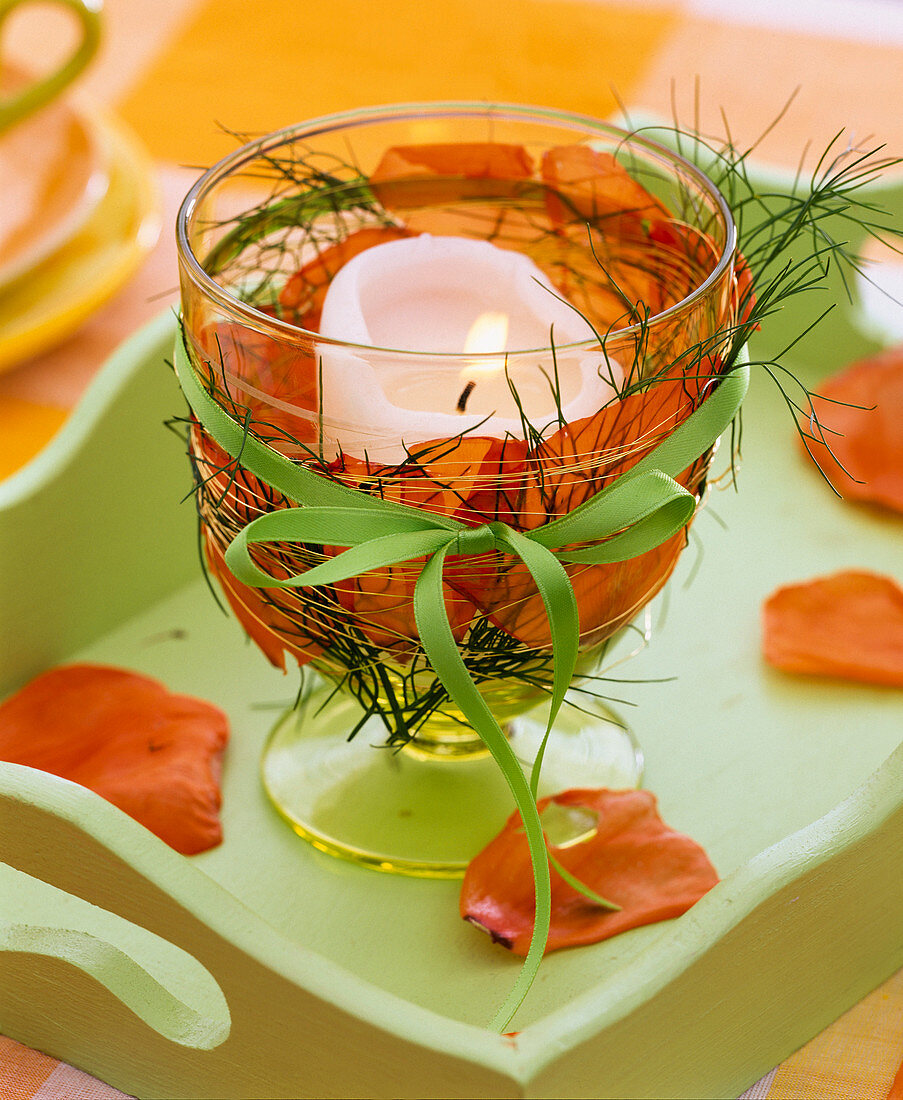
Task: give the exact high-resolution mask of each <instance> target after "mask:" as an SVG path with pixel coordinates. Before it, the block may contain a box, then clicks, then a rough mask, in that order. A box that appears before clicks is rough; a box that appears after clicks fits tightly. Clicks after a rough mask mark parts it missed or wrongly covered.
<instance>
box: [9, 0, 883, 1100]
mask: <svg viewBox="0 0 903 1100" xmlns="http://www.w3.org/2000/svg"><path fill="white" fill-rule="evenodd" d="M57 18H58V13H56V12H52V11H48V12H44V11H42V10H41V11H38V12H37V13H36V14H34V15H29V16H28V18H25V17H21V18H17V20H16V21H15V25H14V26H12V27H11V28H10V34H9V35H8V36H7V38H8V40H7V42H6V43H5V46H4V48H5V49H6V50H8V51H9V52H10V53H11V54H12V55H13V57H15V58H18V59H20V60H22V61H24V62H25V63H29V62H32V61H34V60H35V59H37V58H41V57H42V56H43V52H44V48H45V43H46V41H47V38H48V36H49V35H52V34H55V33H56V31H55V29H54V27H55V24H54V23H53V20H55V19H57ZM105 18H106V23H107V35H106V42H105V45H104V47H103V49H102V52H101V55H100V57H99V58H98V60H97V61H96V63H95V64H94V66H93V68H92V69H91V71H90V72H89V73H88V74H87V75H86V76H85V77H83V78H82V80H81V82H80V88H79V92H80V94H82V95H84V96H88V97H93V98H94V99H95V100H96V101H100V102H101V103H103V104H106V105H110V106H112V107H113V108H114V110H116V111H117V112H118V113H119V114H120V115H121V116H122V117H123V118H124V119H125V120H126V122H128V123H129V124H130V125H131V126H132V127H133V128H134V129H135V131H136V132H137V134H138V135H139V137H140V138H141V139H142V140H143V142H144V143H145V145H146V146H147V147H148V148H149V150H150V151H151V153H152V155H153V156H154V158H155V159H156V161H157V164H158V172H159V179H160V183H161V187H162V192H163V195H164V201H165V206H166V230H165V231H164V236H163V238H162V240H161V242H160V244H159V246H158V247H157V249H156V250H155V252H154V253H153V254H152V256H151V257H150V259H149V260H148V261H147V263H146V264H145V266H144V267H143V269H142V270H141V271H140V272H139V274H138V275H137V277H135V278H134V279H133V280H132V281H131V282H130V283H129V285H128V286H127V287H126V288H125V289H124V290H123V291H121V292H120V293H119V294H118V296H117V297H116V298H115V299H114V300H113V301H111V302H110V303H109V304H108V305H107V306H105V307H104V308H103V309H102V310H101V311H99V312H98V313H97V314H96V315H95V316H94V317H93V318H92V319H91V320H90V321H89V322H88V324H87V325H86V326H85V327H84V328H83V329H82V330H81V331H80V332H79V333H78V334H77V335H76V336H75V337H74V338H72V339H70V340H69V341H68V342H67V343H66V344H64V345H63V346H62V347H59V348H57V349H55V350H53V351H52V352H50V353H48V354H45V355H42V356H41V357H39V358H38V359H36V360H33V361H31V362H28V363H23V364H22V365H21V366H20V367H18V368H17V369H15V370H13V371H11V372H8V373H7V374H5V375H3V376H0V431H2V438H3V447H2V449H0V477H3V476H6V475H8V474H9V473H12V472H13V471H14V470H16V469H18V468H19V467H20V466H21V465H22V464H24V463H25V462H27V461H28V459H29V458H31V457H32V456H33V455H34V454H35V453H36V452H37V451H38V450H40V448H41V447H42V446H43V445H44V444H45V443H46V442H47V441H48V439H49V438H50V437H51V436H52V435H53V434H54V432H55V431H56V430H57V429H58V428H59V426H60V425H61V423H62V422H63V421H64V420H65V418H66V416H67V413H68V411H69V410H70V409H71V408H72V407H73V405H74V404H75V403H76V402H77V400H78V398H79V396H80V395H81V393H82V392H83V390H84V388H85V387H86V385H87V383H88V382H89V380H90V378H91V377H92V375H93V373H94V372H95V371H96V370H97V368H98V367H99V366H100V365H101V363H102V362H103V360H104V359H105V357H106V355H107V354H108V353H109V352H110V351H111V350H112V349H113V348H114V347H115V346H116V345H117V344H119V343H120V342H121V340H122V339H124V338H125V337H126V336H127V335H128V334H130V333H131V332H132V331H134V330H135V329H136V328H137V327H138V326H139V325H140V324H141V323H142V322H143V321H145V320H147V319H149V318H150V317H151V316H153V315H156V314H157V313H159V312H160V311H161V309H163V308H164V307H165V305H167V304H175V303H176V301H177V274H176V263H175V245H174V241H173V239H172V229H171V227H172V224H173V220H174V217H175V210H176V207H177V205H178V202H179V200H180V199H181V196H182V195H183V194H184V192H185V191H186V189H187V187H188V186H189V184H190V183H191V182H192V181H193V180H194V178H196V176H197V174H198V173H197V169H198V168H199V167H202V166H206V165H209V164H211V163H213V162H214V161H215V160H217V159H219V158H220V157H221V156H223V155H225V154H226V153H228V152H230V151H231V150H232V149H233V148H234V147H235V139H234V137H232V136H230V135H229V134H227V133H226V132H225V131H224V129H223V127H228V128H229V129H230V130H233V131H237V132H239V133H244V134H253V133H260V132H267V131H269V130H272V129H276V128H279V127H282V126H285V125H288V124H289V123H292V122H296V121H299V120H302V119H304V118H309V117H313V116H316V115H321V114H326V113H329V112H331V111H336V110H342V109H349V108H352V107H356V106H362V105H365V104H375V103H388V102H400V101H405V100H420V99H476V100H479V99H491V100H509V101H513V102H523V103H535V104H542V105H548V106H556V107H560V108H563V109H570V110H576V111H581V112H585V113H587V114H590V115H594V116H601V117H605V116H612V115H615V114H616V112H617V110H618V105H619V103H623V104H626V105H628V106H629V107H630V108H635V109H637V110H642V111H644V112H652V113H654V114H656V115H658V116H664V117H665V118H671V117H674V116H676V117H677V119H678V121H680V122H683V123H684V124H685V125H687V126H698V127H700V128H702V129H703V130H707V131H709V132H720V133H723V122H722V112H723V117H724V118H726V119H727V120H728V121H729V123H730V127H731V132H732V135H733V138H734V141H735V144H737V145H746V144H751V143H752V142H754V141H755V140H756V139H757V138H758V137H759V135H760V134H762V133H763V132H764V131H765V130H766V129H767V127H768V124H769V123H770V122H771V120H772V119H774V118H775V116H777V115H778V113H779V112H780V111H781V109H782V107H783V106H784V104H785V103H786V102H787V101H788V100H789V99H790V98H791V97H792V96H794V93H795V99H794V102H793V105H792V108H791V109H790V111H789V112H788V114H787V116H786V118H784V119H783V121H782V123H781V125H780V126H778V127H776V128H775V129H774V130H773V131H771V132H770V133H768V134H767V136H766V137H765V138H764V139H763V140H762V141H761V143H760V144H759V145H758V147H757V148H756V152H755V156H756V159H757V160H759V161H762V162H765V163H773V164H777V165H783V166H791V167H795V165H796V162H797V159H798V157H799V154H800V152H801V150H802V149H803V148H804V147H805V146H806V144H807V142H809V141H811V142H812V145H813V147H823V146H824V145H826V144H827V143H828V141H830V139H831V138H832V136H833V135H834V134H835V132H836V131H837V130H838V129H840V128H841V127H843V128H845V131H846V133H847V134H848V135H849V136H850V137H851V138H852V139H853V140H859V139H864V138H866V137H870V141H871V143H875V144H876V143H877V142H879V141H884V142H886V143H887V144H888V146H889V150H890V151H891V152H896V153H903V110H901V107H900V104H901V100H903V2H895V0H683V2H680V0H674V2H672V3H667V2H666V0H661V2H655V0H650V2H644V0H620V2H618V3H614V2H608V0H488V2H487V0H323V2H322V3H314V2H312V0H106V16H105ZM901 936H903V929H901ZM59 1011H60V1012H64V1011H66V1007H65V1006H62V1005H61V1006H60V1007H59ZM901 1058H903V972H901V973H898V974H897V975H896V976H895V977H893V978H891V979H890V980H889V981H888V982H887V983H885V985H883V986H882V987H880V988H879V989H877V990H876V991H874V992H873V993H872V994H871V995H870V996H868V997H866V998H865V999H864V1000H863V1001H862V1002H861V1003H860V1004H858V1005H857V1006H856V1007H854V1008H853V1009H851V1010H850V1011H849V1012H847V1013H846V1014H845V1015H844V1016H843V1017H842V1018H841V1019H840V1020H838V1021H837V1022H836V1023H835V1024H833V1025H832V1026H831V1027H829V1028H828V1029H827V1030H826V1031H825V1032H824V1033H822V1034H821V1035H819V1036H818V1037H816V1038H815V1039H813V1040H812V1041H811V1042H810V1043H809V1044H808V1045H807V1046H806V1047H804V1048H803V1049H802V1050H800V1051H798V1052H797V1053H796V1054H795V1055H793V1056H792V1057H791V1058H789V1059H788V1060H787V1061H786V1062H784V1063H783V1064H782V1065H781V1066H779V1067H777V1068H776V1070H775V1071H773V1073H771V1074H769V1075H768V1076H767V1077H766V1078H763V1080H762V1081H760V1082H758V1083H757V1084H756V1085H754V1086H753V1087H752V1088H751V1089H750V1091H749V1093H748V1094H747V1095H748V1096H750V1097H758V1098H765V1097H767V1098H768V1100H778V1098H800V1097H805V1098H809V1097H812V1098H816V1097H818V1098H821V1097H824V1098H829V1097H838V1098H841V1097H842V1098H862V1100H866V1098H869V1100H885V1098H886V1097H888V1096H889V1095H893V1096H894V1097H895V1098H896V1100H903V1075H900V1074H897V1071H898V1067H899V1066H900V1062H901ZM895 1074H897V1080H896V1083H895V1084H894V1077H895ZM120 1095H122V1094H121V1093H118V1092H116V1091H115V1090H114V1089H111V1088H110V1087H109V1086H107V1085H104V1084H102V1083H100V1082H97V1081H95V1080H94V1079H93V1078H90V1077H88V1076H87V1075H85V1074H83V1073H81V1072H80V1071H78V1070H76V1069H73V1068H72V1067H69V1066H66V1065H63V1064H60V1063H58V1062H56V1061H54V1060H53V1059H52V1058H50V1057H48V1056H47V1055H45V1054H42V1053H39V1052H36V1051H32V1050H30V1049H28V1048H25V1047H22V1046H21V1045H19V1044H18V1043H15V1042H13V1041H12V1040H9V1039H4V1038H2V1037H0V1098H8V1100H22V1098H28V1097H36V1098H38V1097H39V1098H41V1100H55V1098H60V1100H62V1098H66V1100H82V1098H83V1100H95V1098H96V1100H101V1098H107V1097H113V1096H120Z"/></svg>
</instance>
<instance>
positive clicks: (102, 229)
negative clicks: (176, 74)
mask: <svg viewBox="0 0 903 1100" xmlns="http://www.w3.org/2000/svg"><path fill="white" fill-rule="evenodd" d="M84 117H85V119H86V120H87V121H88V122H89V124H90V126H91V128H92V129H93V130H94V131H95V132H96V134H97V136H98V139H99V142H100V144H101V146H102V147H104V148H105V149H106V151H107V156H108V170H109V177H110V178H109V186H108V187H107V191H106V194H105V195H104V197H103V198H102V199H101V200H100V202H99V203H97V205H96V206H95V208H94V210H93V211H92V212H91V214H90V216H89V217H88V219H87V220H86V221H85V222H84V223H83V224H82V226H81V227H80V228H79V229H78V230H77V231H76V233H75V234H74V235H73V236H71V237H70V238H69V239H68V240H67V241H66V242H65V243H64V244H63V245H62V246H61V247H60V248H59V249H58V250H57V251H55V252H54V253H53V254H52V255H51V256H49V257H48V258H47V259H45V260H44V261H43V262H42V263H41V264H39V265H38V266H37V267H34V268H32V269H31V270H30V271H29V272H28V274H27V275H24V276H23V277H22V278H21V279H19V280H17V281H16V282H15V283H13V284H12V285H11V286H8V287H6V288H4V291H3V294H2V295H0V371H4V370H8V369H10V368H11V367H13V366H16V365H17V364H18V363H21V362H22V361H23V360H25V359H28V358H29V357H30V356H32V355H37V354H38V353H39V352H42V351H46V350H47V349H48V348H50V347H52V346H53V345H55V344H58V343H59V342H60V341H62V340H63V339H65V337H67V336H68V335H70V333H72V332H74V331H75V329H77V328H78V327H79V326H80V325H81V324H82V323H83V322H84V321H85V320H86V319H87V318H88V317H89V316H90V315H91V314H92V313H93V312H94V311H95V310H96V309H97V308H98V307H99V306H101V305H102V304H103V303H104V302H105V301H106V300H107V299H108V298H109V297H111V296H112V295H113V294H114V293H115V291H117V290H118V289H119V288H120V287H121V286H122V285H123V283H124V282H126V280H127V279H128V278H129V277H130V276H131V275H132V274H133V273H134V271H135V270H136V268H137V267H138V264H139V263H140V261H141V260H142V259H143V258H144V256H145V255H146V254H147V252H148V251H149V250H150V249H151V248H152V247H153V246H154V244H155V243H156V241H157V238H158V236H159V234H160V224H161V209H160V199H159V194H158V191H157V185H156V181H155V178H154V172H153V165H152V164H151V161H150V158H149V157H148V155H147V153H146V152H145V151H144V149H143V148H142V146H141V145H140V144H139V143H138V141H137V140H136V139H135V137H134V136H133V135H132V134H131V132H130V131H129V130H128V129H127V128H126V127H125V126H123V124H122V123H120V122H119V121H118V120H116V119H114V118H112V117H111V116H109V115H107V114H103V113H99V112H96V111H92V112H90V114H88V113H86V114H85V116H84Z"/></svg>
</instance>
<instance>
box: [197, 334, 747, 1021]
mask: <svg viewBox="0 0 903 1100" xmlns="http://www.w3.org/2000/svg"><path fill="white" fill-rule="evenodd" d="M738 360H740V361H741V365H739V366H735V367H734V368H732V370H731V371H730V372H729V373H726V374H724V375H721V376H719V379H718V381H717V385H716V386H715V388H714V390H713V392H712V393H711V394H710V395H709V396H708V397H707V398H706V399H705V401H704V402H703V403H702V404H701V405H700V406H699V408H697V409H696V410H695V411H694V412H693V413H691V415H690V416H689V417H688V418H687V419H686V420H685V421H684V422H683V424H681V425H680V426H679V427H677V428H676V429H675V430H674V431H673V432H672V433H671V435H670V436H668V438H667V439H665V440H664V441H663V442H662V443H660V444H659V445H658V446H657V447H656V448H655V450H654V451H652V452H650V454H648V455H647V456H646V457H645V458H644V459H642V460H641V461H640V462H638V463H637V464H636V465H635V466H634V467H633V468H632V469H631V470H629V471H628V472H627V473H625V474H623V475H621V476H620V477H619V478H617V479H616V480H615V481H614V482H612V483H611V484H610V485H608V486H607V487H606V488H604V489H602V490H601V491H600V492H598V493H596V494H595V496H593V497H591V498H590V499H589V500H587V501H584V503H583V504H581V505H579V506H578V507H577V508H575V509H574V510H573V511H572V512H569V513H568V514H567V515H565V516H562V517H561V518H560V519H556V520H553V521H552V522H550V523H547V524H545V525H544V526H542V527H538V528H536V529H535V530H532V531H527V532H520V531H515V530H514V528H512V527H510V526H509V525H508V524H506V523H501V522H492V523H485V524H482V525H480V526H479V527H469V526H468V525H467V524H464V523H461V522H460V521H459V520H456V519H454V518H452V517H451V516H446V515H442V514H439V513H433V512H424V511H422V510H420V509H417V508H412V507H409V506H408V505H404V504H397V503H395V502H394V501H387V500H383V499H381V498H379V497H374V496H371V495H369V494H367V493H362V492H359V491H358V490H355V489H349V488H347V487H346V486H344V485H341V484H339V483H338V482H335V481H330V480H329V479H327V478H324V477H321V476H320V475H318V474H316V473H314V472H313V471H312V470H309V469H307V468H306V467H305V466H303V465H298V464H296V463H294V462H292V461H291V460H289V459H287V458H285V457H284V456H283V455H281V454H279V453H278V452H277V451H274V450H273V449H272V448H271V447H268V446H267V445H266V444H264V443H262V442H261V441H260V440H258V439H256V438H255V437H254V436H252V435H250V434H249V433H248V431H247V428H246V427H245V426H243V425H242V424H240V423H239V422H238V421H237V420H235V419H234V418H233V417H231V416H230V415H229V414H228V413H227V412H226V411H225V410H224V409H223V408H222V406H220V405H219V404H218V403H217V402H216V401H215V400H214V399H213V398H212V397H211V396H210V394H208V393H207V391H206V390H205V389H204V387H203V384H202V383H201V381H200V379H199V378H198V376H197V373H196V372H195V370H194V367H193V366H192V364H191V361H190V359H189V356H188V352H187V349H186V347H185V344H184V342H183V340H182V339H177V341H176V348H175V369H176V374H177V376H178V379H179V382H180V384H181V387H182V391H183V393H184V394H185V397H186V399H187V400H188V403H189V405H190V406H191V408H192V410H193V412H194V414H195V416H196V417H197V418H198V420H199V421H200V423H201V424H202V425H203V427H204V429H205V430H206V431H207V432H208V434H209V435H210V436H211V437H212V438H213V439H214V440H215V441H216V443H217V444H219V446H220V447H222V449H223V450H224V451H226V452H227V453H228V454H229V455H231V456H232V458H234V459H235V460H236V461H238V462H240V463H241V465H242V466H243V467H244V468H245V469H247V470H249V471H250V472H251V473H252V474H254V475H255V476H256V477H258V478H259V479H260V480H261V481H263V482H265V483H266V484H267V485H269V486H271V487H272V488H273V489H276V490H278V491H279V492H280V493H282V494H283V495H284V496H285V497H287V498H288V499H289V500H292V501H297V502H298V505H299V506H298V507H295V508H283V509H280V510H278V511H274V512H268V513H266V514H265V515H262V516H260V517H259V518H257V519H255V520H253V521H252V522H251V523H249V524H248V525H247V526H246V527H245V528H244V529H243V530H242V531H240V532H239V534H238V535H236V537H235V538H234V539H233V541H232V543H231V544H230V546H229V548H228V550H227V551H226V555H225V560H226V565H227V566H228V568H229V569H230V571H231V572H232V573H233V575H234V576H235V577H236V579H237V580H239V581H240V582H241V583H243V584H246V585H250V586H253V587H258V588H298V587H306V586H309V585H323V584H334V583H336V582H337V581H342V580H347V579H348V578H350V577H354V576H359V575H360V574H361V573H365V572H368V571H369V570H372V569H379V568H381V567H383V566H389V565H397V564H398V563H400V562H404V561H410V560H412V559H417V558H426V559H427V560H426V563H425V564H424V566H423V568H422V570H421V572H420V576H419V577H418V579H417V583H416V586H415V589H414V618H415V621H416V624H417V630H418V633H419V635H420V641H421V644H422V646H423V650H424V652H425V653H426V656H427V658H428V659H429V661H430V664H431V665H432V667H433V670H434V672H435V673H436V676H437V677H438V678H439V680H440V682H441V683H442V685H443V687H444V688H445V690H446V691H447V692H448V695H449V697H450V698H451V699H453V700H454V702H455V704H456V705H457V706H458V707H459V708H460V710H461V712H462V713H463V714H464V715H465V717H466V718H467V719H468V721H469V722H470V723H471V725H472V726H473V728H474V730H476V732H477V733H478V734H479V735H480V737H481V738H482V739H483V741H484V742H485V744H486V746H487V748H488V749H489V751H490V752H491V753H492V755H493V757H494V758H495V760H496V762H497V763H498V765H499V767H500V768H501V770H502V772H503V774H504V775H505V778H506V780H507V782H508V785H509V787H510V788H511V793H512V795H513V796H514V800H515V803H516V805H517V808H518V810H519V811H520V814H521V818H522V820H523V822H524V828H525V831H526V835H527V841H528V843H529V846H530V857H531V862H532V866H533V877H534V883H535V891H536V920H535V923H534V927H533V937H532V939H531V942H530V948H529V951H528V953H527V957H526V959H525V960H524V965H523V967H522V969H521V972H520V975H519V977H518V980H517V982H516V983H515V986H514V988H513V989H512V991H511V993H510V994H509V996H508V998H507V999H506V1001H505V1003H504V1005H503V1006H502V1007H501V1009H500V1010H499V1012H498V1014H497V1015H496V1017H495V1019H494V1020H493V1022H492V1026H494V1027H497V1028H498V1029H499V1030H504V1028H505V1027H506V1026H507V1024H508V1022H509V1021H510V1019H511V1017H512V1016H513V1015H514V1013H515V1011H516V1010H517V1008H518V1006H519V1005H520V1003H521V1001H522V1000H523V998H524V996H525V995H526V993H527V990H528V989H529V988H530V985H531V984H532V982H533V978H534V977H535V975H536V971H537V969H538V967H539V963H540V962H541V960H542V955H543V952H544V950H545V944H546V939H547V937H548V931H549V922H550V917H551V882H550V876H549V862H548V858H547V855H546V846H545V838H544V835H543V831H542V824H541V822H540V819H539V814H538V811H537V809H536V791H537V785H538V782H539V772H540V767H541V764H542V756H543V750H544V748H545V739H547V738H548V735H549V732H550V731H551V728H552V725H553V723H554V720H555V717H556V715H557V713H558V710H559V708H560V707H561V705H562V703H563V702H564V696H565V692H566V691H567V689H568V686H569V685H570V682H571V679H572V678H573V675H574V669H575V666H576V662H577V653H578V646H579V619H578V612H577V601H576V598H575V596H574V591H573V588H572V587H571V583H570V580H569V578H568V575H567V573H566V572H565V569H564V566H563V564H562V562H581V563H585V564H601V563H609V562H618V561H625V560H627V559H629V558H634V557H637V556H639V555H640V554H643V553H645V552H646V551H647V550H652V549H654V548H655V547H656V546H659V545H661V543H663V542H665V541H666V540H667V539H668V538H670V537H671V536H672V535H674V534H676V533H677V532H678V531H680V530H681V529H682V528H683V527H685V526H686V525H687V524H688V523H689V522H690V520H691V519H692V517H693V513H694V512H695V510H696V498H695V496H694V495H693V494H692V493H690V492H689V491H688V490H687V489H685V488H684V487H683V486H682V485H680V484H678V482H677V481H675V480H674V479H675V477H676V476H677V475H678V474H680V473H681V472H682V471H683V470H686V469H687V467H689V466H690V465H691V464H692V463H693V462H694V461H695V460H696V459H697V458H699V457H700V455H702V454H704V453H705V452H706V451H707V450H708V449H709V448H710V447H711V446H712V445H713V444H714V442H715V441H716V440H717V439H718V437H719V436H720V435H721V433H722V432H723V431H724V429H725V428H726V427H727V426H728V425H729V424H730V422H731V421H732V420H733V418H734V416H735V415H736V413H737V410H738V409H739V407H740V404H741V402H742V401H743V398H744V396H745V394H746V390H747V387H748V384H749V367H748V366H747V365H746V356H745V349H744V350H743V351H742V352H741V354H740V356H739V357H738ZM269 542H300V543H313V544H317V545H323V544H327V545H331V546H347V547H348V548H349V549H347V550H345V551H344V552H342V553H340V554H338V555H336V556H335V557H334V558H330V559H329V560H328V561H325V562H322V563H321V564H319V565H316V566H314V567H312V568H310V569H307V570H305V572H303V573H300V574H298V575H297V576H293V577H289V578H277V577H273V576H271V575H270V574H269V573H266V572H264V571H263V570H261V569H260V568H258V566H257V565H256V564H255V562H254V561H253V560H252V558H251V555H250V553H249V548H250V547H251V546H253V545H255V544H259V543H269ZM586 543H588V544H590V545H589V546H585V547H584V548H583V549H578V550H568V549H567V547H568V546H573V545H575V544H586ZM492 550H496V551H499V552H501V553H503V554H510V555H512V556H513V557H516V558H519V559H520V560H521V561H522V562H523V564H524V565H525V566H526V568H527V569H528V570H529V572H530V575H531V576H532V578H533V580H534V582H535V584H536V587H537V590H538V591H539V594H540V596H541V598H542V601H543V605H544V607H545V611H546V615H547V617H548V621H549V628H550V632H551V638H552V652H553V655H554V673H553V681H552V693H551V706H550V709H549V720H548V725H547V728H546V733H545V739H544V740H543V742H542V745H541V747H540V750H539V752H538V753H537V755H536V759H535V761H534V765H533V770H532V774H531V777H530V781H529V783H528V782H527V779H526V777H525V776H524V773H523V771H522V769H521V767H520V764H519V763H518V760H517V758H516V757H515V755H514V753H513V751H512V749H511V747H510V745H509V744H508V741H507V738H506V737H505V735H504V733H503V732H502V730H501V728H500V726H499V724H498V723H497V722H496V720H495V718H494V716H493V714H492V712H491V711H490V709H489V707H488V706H487V704H486V701H485V700H484V699H483V697H482V695H481V694H480V692H479V690H478V688H477V686H476V684H475V683H474V681H473V679H472V677H471V675H470V673H469V672H468V670H467V668H466V666H465V664H464V661H463V659H462V657H461V654H460V652H459V650H458V646H457V643H456V642H455V639H454V635H453V634H452V630H451V626H450V625H449V622H448V616H447V614H446V609H445V600H444V598H443V584H442V581H443V570H444V566H445V560H446V557H447V556H448V554H453V555H473V554H483V553H486V552H488V551H492Z"/></svg>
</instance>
